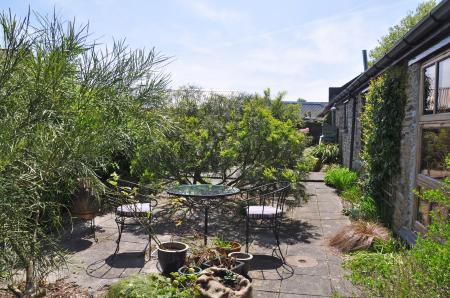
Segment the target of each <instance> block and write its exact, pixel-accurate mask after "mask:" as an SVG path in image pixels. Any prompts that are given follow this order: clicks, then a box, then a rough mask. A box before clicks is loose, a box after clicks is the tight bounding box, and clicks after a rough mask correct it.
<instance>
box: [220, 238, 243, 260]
mask: <svg viewBox="0 0 450 298" xmlns="http://www.w3.org/2000/svg"><path fill="white" fill-rule="evenodd" d="M214 248H215V250H217V252H218V253H219V254H221V255H224V256H228V254H229V253H232V252H238V251H241V244H239V243H238V242H236V241H226V240H224V239H223V238H220V237H219V238H217V239H216V240H214Z"/></svg>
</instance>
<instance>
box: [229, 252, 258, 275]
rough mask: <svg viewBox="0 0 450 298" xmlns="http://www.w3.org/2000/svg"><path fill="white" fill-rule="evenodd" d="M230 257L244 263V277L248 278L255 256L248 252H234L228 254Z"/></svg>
mask: <svg viewBox="0 0 450 298" xmlns="http://www.w3.org/2000/svg"><path fill="white" fill-rule="evenodd" d="M228 257H230V258H235V259H236V261H239V262H243V263H244V266H243V267H242V275H244V276H247V275H248V271H249V270H250V263H251V262H252V259H253V255H252V254H249V253H246V252H232V253H229V254H228Z"/></svg>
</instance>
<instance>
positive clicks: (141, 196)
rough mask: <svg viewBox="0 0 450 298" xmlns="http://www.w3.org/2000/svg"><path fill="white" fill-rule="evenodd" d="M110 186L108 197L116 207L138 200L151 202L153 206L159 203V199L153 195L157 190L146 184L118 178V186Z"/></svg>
mask: <svg viewBox="0 0 450 298" xmlns="http://www.w3.org/2000/svg"><path fill="white" fill-rule="evenodd" d="M109 186H110V187H109V188H110V190H111V191H110V193H109V194H108V195H107V197H108V201H109V203H110V204H111V205H112V206H114V207H117V206H120V205H124V204H132V203H137V202H139V203H151V206H152V207H155V206H156V205H157V201H156V200H155V199H153V198H152V196H151V195H152V194H153V193H154V192H155V191H154V190H153V189H151V188H150V187H148V186H146V185H142V184H140V183H136V182H132V181H128V180H124V179H117V185H116V186H113V185H109ZM125 193H127V194H128V195H126V194H125Z"/></svg>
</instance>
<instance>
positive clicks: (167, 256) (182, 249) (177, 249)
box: [158, 242, 189, 275]
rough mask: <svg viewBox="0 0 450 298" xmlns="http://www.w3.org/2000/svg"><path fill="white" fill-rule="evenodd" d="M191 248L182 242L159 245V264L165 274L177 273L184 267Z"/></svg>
mask: <svg viewBox="0 0 450 298" xmlns="http://www.w3.org/2000/svg"><path fill="white" fill-rule="evenodd" d="M188 249H189V246H188V245H187V244H185V243H182V242H163V243H161V244H160V245H158V262H159V265H160V266H161V271H162V273H163V274H165V275H168V274H170V273H171V272H177V271H178V269H180V268H181V267H183V266H184V262H185V260H186V253H187V251H188Z"/></svg>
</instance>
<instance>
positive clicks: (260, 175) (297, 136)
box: [132, 87, 307, 186]
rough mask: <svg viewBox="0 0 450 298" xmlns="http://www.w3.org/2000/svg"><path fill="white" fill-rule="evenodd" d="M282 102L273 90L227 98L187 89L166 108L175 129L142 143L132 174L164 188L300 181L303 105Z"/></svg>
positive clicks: (281, 95) (281, 96)
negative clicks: (177, 185) (300, 129)
mask: <svg viewBox="0 0 450 298" xmlns="http://www.w3.org/2000/svg"><path fill="white" fill-rule="evenodd" d="M282 98H283V94H280V95H278V96H277V97H276V98H271V96H270V90H266V91H265V92H264V95H262V96H260V95H245V94H242V95H239V96H234V97H226V96H222V95H218V94H207V95H206V96H205V94H204V93H202V91H201V90H200V89H198V88H193V87H190V88H186V89H184V90H182V91H180V92H179V93H177V94H175V99H173V100H172V103H171V105H169V106H168V107H167V108H166V109H165V111H166V113H167V115H168V117H169V118H170V119H171V122H172V123H173V129H171V130H170V131H168V132H167V133H166V134H164V135H161V136H160V137H158V138H154V139H153V140H148V142H140V144H141V145H140V146H139V147H138V148H137V152H136V156H135V159H134V160H133V167H132V169H133V171H134V173H135V174H137V175H140V176H141V177H142V178H143V179H145V180H148V181H153V182H155V181H156V182H159V183H162V184H164V183H171V182H178V183H206V182H213V183H220V184H228V185H239V186H243V185H247V184H253V183H262V182H265V181H273V180H277V179H285V180H291V181H298V178H299V177H300V176H301V174H302V173H303V172H302V170H301V168H300V167H299V163H300V162H301V158H302V152H303V148H304V147H305V145H306V143H307V142H306V138H305V136H304V135H303V134H302V133H300V132H299V130H298V128H299V127H300V126H301V118H300V110H299V107H298V105H286V104H284V103H283V102H282Z"/></svg>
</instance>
